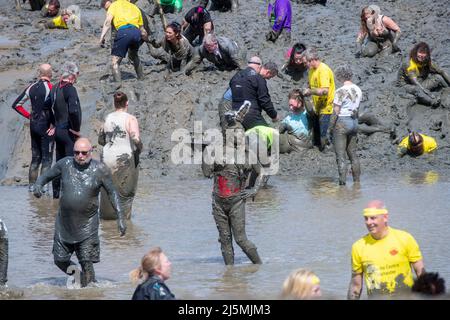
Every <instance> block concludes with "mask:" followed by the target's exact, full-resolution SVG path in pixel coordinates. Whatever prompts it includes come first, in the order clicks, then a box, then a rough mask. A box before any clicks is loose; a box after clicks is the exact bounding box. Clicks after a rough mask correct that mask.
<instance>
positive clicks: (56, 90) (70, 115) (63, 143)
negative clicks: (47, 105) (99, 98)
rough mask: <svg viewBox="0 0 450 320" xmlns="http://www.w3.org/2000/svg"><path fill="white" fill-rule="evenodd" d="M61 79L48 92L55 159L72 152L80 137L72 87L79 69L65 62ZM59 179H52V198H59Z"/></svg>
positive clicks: (57, 159) (77, 113) (79, 121)
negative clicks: (51, 112) (51, 113)
mask: <svg viewBox="0 0 450 320" xmlns="http://www.w3.org/2000/svg"><path fill="white" fill-rule="evenodd" d="M62 72H63V73H62V76H61V80H60V81H59V82H58V83H57V84H55V85H54V86H53V88H52V90H51V92H50V97H51V102H52V106H53V113H54V115H55V117H54V126H55V128H56V131H55V128H53V132H50V133H54V134H55V142H56V161H59V160H61V159H62V158H64V157H67V156H71V155H72V154H73V145H74V143H75V140H76V139H77V138H78V137H80V129H81V106H80V99H79V98H78V93H77V89H76V88H75V87H74V84H75V82H76V81H77V78H78V75H79V73H80V72H79V70H78V67H77V65H76V64H75V63H74V62H66V63H65V64H64V66H63V68H62ZM59 191H60V180H59V179H55V180H53V198H55V199H57V198H59Z"/></svg>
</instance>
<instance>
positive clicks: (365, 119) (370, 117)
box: [358, 112, 396, 139]
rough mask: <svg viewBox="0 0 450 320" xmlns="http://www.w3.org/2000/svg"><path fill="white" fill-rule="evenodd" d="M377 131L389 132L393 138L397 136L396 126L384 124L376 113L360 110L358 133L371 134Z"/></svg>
mask: <svg viewBox="0 0 450 320" xmlns="http://www.w3.org/2000/svg"><path fill="white" fill-rule="evenodd" d="M375 132H384V133H389V134H390V137H391V139H395V138H396V130H395V126H391V127H389V126H387V125H385V124H383V123H382V122H381V121H380V120H379V119H378V118H377V117H376V116H375V115H374V114H372V113H369V112H363V113H361V114H359V112H358V133H362V134H365V135H371V134H372V133H375Z"/></svg>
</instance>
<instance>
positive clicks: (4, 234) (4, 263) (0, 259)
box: [0, 219, 8, 290]
mask: <svg viewBox="0 0 450 320" xmlns="http://www.w3.org/2000/svg"><path fill="white" fill-rule="evenodd" d="M6 282H8V229H6V225H5V223H4V222H3V221H2V219H0V290H1V289H2V287H5V286H6Z"/></svg>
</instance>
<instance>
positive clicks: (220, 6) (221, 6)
mask: <svg viewBox="0 0 450 320" xmlns="http://www.w3.org/2000/svg"><path fill="white" fill-rule="evenodd" d="M238 6H239V0H211V6H210V7H209V11H216V10H217V11H220V12H226V11H230V10H231V11H233V12H235V11H236V10H237V8H238Z"/></svg>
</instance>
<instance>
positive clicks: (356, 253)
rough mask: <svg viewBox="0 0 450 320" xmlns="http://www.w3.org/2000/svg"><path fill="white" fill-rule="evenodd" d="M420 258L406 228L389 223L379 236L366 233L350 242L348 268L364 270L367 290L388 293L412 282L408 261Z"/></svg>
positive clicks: (410, 284) (356, 270) (418, 251)
mask: <svg viewBox="0 0 450 320" xmlns="http://www.w3.org/2000/svg"><path fill="white" fill-rule="evenodd" d="M419 260H422V253H421V252H420V249H419V245H418V244H417V242H416V240H415V239H414V238H413V236H412V235H410V234H409V233H408V232H406V231H402V230H397V229H394V228H391V227H389V233H388V235H387V236H386V237H384V238H383V239H381V240H376V239H374V238H372V236H371V235H370V234H368V235H366V236H365V237H363V238H361V239H359V240H358V241H356V242H355V243H354V244H353V246H352V271H353V272H354V273H364V280H365V283H366V287H367V294H368V295H370V294H374V293H382V294H389V293H393V292H395V291H396V290H397V289H399V288H408V290H410V289H409V288H410V287H411V286H412V285H413V283H414V280H413V275H412V271H411V265H410V263H414V262H417V261H419Z"/></svg>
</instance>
